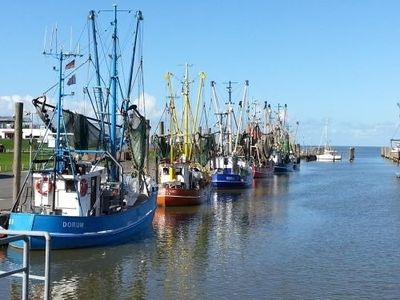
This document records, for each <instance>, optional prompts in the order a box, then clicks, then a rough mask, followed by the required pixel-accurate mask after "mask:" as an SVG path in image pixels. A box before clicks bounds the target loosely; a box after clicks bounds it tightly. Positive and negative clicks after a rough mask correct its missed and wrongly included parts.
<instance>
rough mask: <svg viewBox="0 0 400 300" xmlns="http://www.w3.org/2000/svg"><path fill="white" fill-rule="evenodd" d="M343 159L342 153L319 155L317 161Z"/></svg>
mask: <svg viewBox="0 0 400 300" xmlns="http://www.w3.org/2000/svg"><path fill="white" fill-rule="evenodd" d="M337 160H342V156H341V155H324V154H321V155H317V161H337Z"/></svg>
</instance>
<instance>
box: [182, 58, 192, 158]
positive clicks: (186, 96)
mask: <svg viewBox="0 0 400 300" xmlns="http://www.w3.org/2000/svg"><path fill="white" fill-rule="evenodd" d="M182 93H183V118H184V121H183V147H184V152H183V153H184V155H185V161H187V160H190V157H189V109H190V103H189V65H188V64H187V63H186V64H185V77H184V81H183V91H182Z"/></svg>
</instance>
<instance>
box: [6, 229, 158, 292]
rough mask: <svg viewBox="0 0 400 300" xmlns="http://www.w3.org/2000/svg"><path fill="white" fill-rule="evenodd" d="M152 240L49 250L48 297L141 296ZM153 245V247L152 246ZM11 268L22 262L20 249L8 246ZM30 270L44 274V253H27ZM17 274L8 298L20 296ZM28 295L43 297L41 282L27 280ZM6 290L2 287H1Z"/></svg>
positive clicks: (146, 275) (146, 276)
mask: <svg viewBox="0 0 400 300" xmlns="http://www.w3.org/2000/svg"><path fill="white" fill-rule="evenodd" d="M153 241H154V240H153V239H152V238H151V237H150V239H149V238H144V239H142V240H141V241H140V243H128V244H124V245H120V246H114V247H96V248H90V249H74V250H57V251H52V253H51V270H50V273H51V283H50V286H51V299H144V298H146V282H147V281H148V272H149V266H148V265H149V263H150V262H151V253H150V252H149V251H148V249H149V247H148V246H147V245H149V244H151V243H152V242H153ZM151 248H152V247H151ZM7 258H8V265H9V266H10V268H16V267H20V266H22V252H21V251H20V250H17V249H14V248H12V247H8V250H7ZM30 268H31V271H30V272H31V274H35V275H40V276H42V275H43V274H44V253H43V252H42V251H33V252H31V254H30ZM21 282H22V280H21V279H20V278H16V279H12V280H11V282H10V284H9V293H8V295H9V299H21V290H22V289H21ZM29 290H30V291H29V299H43V297H44V283H43V282H41V281H37V280H30V282H29ZM3 292H5V291H3Z"/></svg>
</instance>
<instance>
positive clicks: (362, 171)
mask: <svg viewBox="0 0 400 300" xmlns="http://www.w3.org/2000/svg"><path fill="white" fill-rule="evenodd" d="M342 151H343V152H342V154H343V158H346V157H347V152H346V151H348V148H342ZM379 151H380V149H379V148H375V147H356V148H355V160H354V161H353V162H349V161H348V160H346V159H344V160H343V161H339V162H334V163H332V162H315V161H314V162H302V164H301V169H300V171H298V172H294V173H291V174H289V175H279V176H278V175H274V176H271V177H270V178H266V179H259V180H257V181H255V182H254V186H253V188H251V189H248V190H245V191H241V192H240V191H236V192H227V191H226V192H212V193H211V195H210V199H209V201H208V202H207V203H205V204H203V205H201V206H198V207H187V208H168V209H161V208H158V209H157V212H156V215H155V219H154V222H153V226H152V227H151V228H149V230H148V232H145V233H144V234H143V236H142V237H141V238H139V239H136V240H133V241H132V242H130V243H128V244H124V245H120V246H113V247H102V248H89V249H82V250H68V251H64V250H63V251H59V250H58V251H53V252H52V257H51V294H52V297H53V298H54V299H243V298H244V297H247V298H248V299H398V298H399V297H400V179H399V178H396V176H395V174H396V172H398V171H399V167H398V166H397V165H395V164H393V163H391V162H390V161H387V160H385V159H383V158H381V157H380V152H379ZM21 257H22V254H21V252H20V251H17V250H14V249H12V248H9V249H2V250H0V270H3V271H4V270H9V269H11V268H15V267H20V266H21V264H22V259H21ZM43 262H44V255H43V252H41V251H36V252H33V253H32V254H31V273H34V274H36V275H43V270H44V263H43ZM21 285H22V280H21V278H12V279H9V278H3V279H0V299H19V298H20V295H21ZM42 295H43V284H42V283H41V282H38V281H31V282H30V296H31V298H32V299H36V298H39V297H41V296H42Z"/></svg>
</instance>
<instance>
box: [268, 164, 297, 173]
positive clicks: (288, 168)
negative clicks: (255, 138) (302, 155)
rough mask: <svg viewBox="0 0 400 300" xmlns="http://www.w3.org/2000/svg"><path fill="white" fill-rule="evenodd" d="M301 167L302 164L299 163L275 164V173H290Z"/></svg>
mask: <svg viewBox="0 0 400 300" xmlns="http://www.w3.org/2000/svg"><path fill="white" fill-rule="evenodd" d="M299 169H300V165H299V164H297V163H292V162H290V163H280V164H276V165H274V174H284V173H290V172H293V171H298V170H299Z"/></svg>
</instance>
